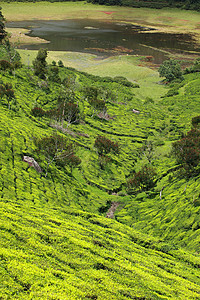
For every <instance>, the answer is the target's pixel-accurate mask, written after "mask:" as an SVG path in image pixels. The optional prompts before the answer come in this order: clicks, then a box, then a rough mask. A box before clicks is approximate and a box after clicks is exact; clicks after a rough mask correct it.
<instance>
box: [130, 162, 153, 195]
mask: <svg viewBox="0 0 200 300" xmlns="http://www.w3.org/2000/svg"><path fill="white" fill-rule="evenodd" d="M155 176H156V172H155V170H154V168H152V167H151V166H144V167H142V169H141V170H140V171H139V172H137V173H135V174H134V176H133V177H132V178H131V179H129V180H128V181H127V187H128V191H129V192H131V191H133V190H134V189H136V190H142V191H145V190H149V189H151V188H153V187H154V186H155V180H154V179H155Z"/></svg>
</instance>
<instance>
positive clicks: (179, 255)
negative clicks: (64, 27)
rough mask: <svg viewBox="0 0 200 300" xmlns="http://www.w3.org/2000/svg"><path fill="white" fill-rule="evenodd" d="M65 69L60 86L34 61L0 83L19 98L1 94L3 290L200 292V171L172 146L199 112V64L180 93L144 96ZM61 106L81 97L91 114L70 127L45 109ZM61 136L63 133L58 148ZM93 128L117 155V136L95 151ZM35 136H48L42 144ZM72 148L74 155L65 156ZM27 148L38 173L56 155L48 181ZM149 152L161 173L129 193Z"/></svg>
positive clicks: (90, 294)
mask: <svg viewBox="0 0 200 300" xmlns="http://www.w3.org/2000/svg"><path fill="white" fill-rule="evenodd" d="M59 76H60V78H61V81H62V86H61V85H60V83H55V82H53V81H48V85H47V88H42V85H41V83H42V82H43V83H45V84H46V81H40V80H38V78H37V77H36V76H35V75H34V73H33V72H32V69H27V68H26V67H22V68H21V69H17V70H16V72H15V74H12V73H9V72H1V73H0V80H2V82H9V84H12V86H13V87H14V94H15V98H16V101H17V105H18V110H17V111H14V110H8V109H7V107H6V106H5V105H4V101H6V96H4V98H2V101H1V103H0V105H1V110H0V120H1V122H0V138H1V145H0V154H1V155H0V166H1V170H0V173H1V176H0V184H1V185H0V197H1V202H0V205H1V224H0V227H1V230H0V239H1V241H2V243H1V249H0V252H1V253H0V255H1V258H2V264H1V268H0V274H1V278H5V280H3V283H1V287H0V295H1V297H4V298H5V299H6V298H14V299H38V297H39V298H40V299H47V298H49V297H52V298H59V299H65V298H66V297H68V298H69V299H73V300H74V299H87V298H89V299H91V298H97V299H102V300H104V299H111V298H113V299H127V298H133V299H134V298H147V299H161V298H162V299H163V298H166V299H191V300H192V299H194V297H196V298H198V297H199V292H200V290H199V277H198V276H199V275H198V266H199V255H198V253H195V254H194V251H196V252H198V249H199V224H200V217H199V216H200V214H199V212H200V207H199V188H200V186H199V175H198V174H197V175H196V177H190V178H188V177H185V176H182V174H180V170H177V169H176V168H177V164H176V160H175V158H173V157H172V156H171V154H170V150H171V144H172V142H174V141H175V140H176V141H177V140H179V139H180V138H181V137H183V136H184V135H185V134H186V132H187V131H188V130H189V128H190V126H191V119H192V118H194V117H196V116H198V115H199V114H200V103H199V82H200V78H199V74H198V72H195V73H192V74H187V75H185V76H184V80H183V81H182V84H181V86H178V87H177V90H178V92H179V94H178V95H176V96H175V97H174V96H172V97H171V98H169V97H164V98H155V94H156V93H155V94H154V93H151V95H150V96H151V97H152V98H151V99H146V100H147V101H146V102H145V100H144V99H145V97H143V96H141V97H139V96H137V97H136V96H135V95H134V93H133V89H130V88H128V87H126V86H125V85H123V84H121V83H117V82H114V81H109V82H107V81H104V80H102V79H101V78H100V79H99V78H98V77H94V78H93V77H92V76H89V75H85V74H83V73H81V72H78V71H76V70H72V69H69V68H65V67H63V68H59ZM44 87H45V86H44ZM85 87H96V89H97V93H96V92H95V89H94V90H93V91H94V93H93V96H91V99H93V98H95V97H96V98H95V99H99V100H103V101H105V103H106V108H107V112H108V114H109V115H110V116H112V118H110V119H109V120H102V119H99V118H92V117H91V105H90V103H89V100H88V97H89V98H90V93H89V94H88V95H87V97H86V95H85ZM145 88H146V87H145ZM140 89H143V87H141V88H140ZM166 89H167V87H166ZM142 92H143V90H141V93H142ZM91 94H92V93H91ZM96 94H97V96H95V95H96ZM144 102H145V103H144ZM61 103H65V105H66V106H68V104H70V105H71V104H73V105H75V106H76V105H77V106H78V108H79V111H80V114H81V116H82V115H83V116H84V120H81V121H80V122H79V123H76V125H73V124H72V125H71V126H70V130H69V128H66V123H67V122H66V121H65V120H64V121H63V127H62V126H60V124H58V123H57V121H56V120H49V118H47V114H48V113H50V112H53V111H54V113H55V111H56V110H57V109H58V107H59V105H61ZM183 103H184V105H183ZM77 106H76V107H77ZM33 107H34V108H33ZM133 109H138V110H139V111H140V114H135V113H133ZM43 112H45V114H44V117H42V115H43ZM35 116H37V117H35ZM38 117H39V118H38ZM52 127H53V128H52ZM55 131H56V133H55ZM58 131H60V133H58ZM54 133H55V135H58V136H59V137H61V139H63V140H65V139H66V140H67V143H66V144H65V145H64V147H61V146H60V147H58V149H59V151H60V152H57V153H56V152H55V147H54V145H55V140H53V141H52V140H51V137H52V136H54ZM98 136H103V137H105V138H106V139H107V140H109V141H111V146H112V145H113V143H114V144H117V145H120V155H115V153H114V152H115V150H114V151H113V148H112V147H111V152H109V153H108V154H106V153H107V149H109V147H108V146H109V144H110V142H107V143H106V148H105V150H104V149H103V150H100V152H101V151H102V153H103V154H102V155H100V153H99V152H98V150H97V151H96V149H94V141H95V140H96V138H97V137H98ZM33 137H35V138H36V140H37V141H41V140H43V143H42V145H41V148H40V147H39V148H40V151H37V149H38V148H37V147H36V144H35V143H34V139H33ZM46 138H47V140H46ZM58 140H59V138H58ZM49 141H50V142H49ZM150 141H152V145H153V148H152V147H151V143H150ZM48 142H49V149H50V150H48V151H49V153H50V154H51V155H50V156H49V157H48V159H49V160H48V159H47V157H46V155H47V154H46V150H45V149H47V148H48V147H47V146H48ZM59 143H60V142H58V141H57V142H56V145H59ZM68 145H72V146H70V147H72V148H73V149H72V150H74V152H73V154H72V155H71V156H70V155H69V156H62V154H64V153H65V151H67V150H69V148H70V147H69V148H67V147H68ZM76 145H79V147H77V146H76ZM52 148H54V150H51V149H52ZM66 148H67V149H66ZM117 148H118V147H117ZM117 148H116V149H117ZM62 149H63V150H62ZM114 149H115V148H114ZM97 152H98V153H97ZM152 153H153V155H151V154H152ZM116 154H117V153H116ZM144 154H145V155H144ZM23 155H27V156H31V157H34V159H35V160H36V161H37V162H38V163H39V165H40V166H41V168H42V169H46V168H47V167H48V162H49V161H50V159H51V158H52V159H53V155H56V156H55V157H56V159H55V160H54V161H53V162H52V163H51V164H50V167H49V169H48V176H47V178H45V176H43V173H41V174H39V173H37V172H36V170H35V169H34V168H29V166H28V164H27V163H26V162H24V161H22V157H23ZM57 158H58V159H57ZM59 158H60V159H59ZM80 159H81V161H80ZM147 160H150V161H151V164H152V165H153V167H154V168H155V169H156V172H157V175H156V180H154V184H155V185H154V187H153V189H152V188H151V187H150V188H148V190H147V188H146V186H144V187H143V185H141V187H139V188H138V189H139V193H138V194H136V195H133V196H132V195H127V193H126V192H125V187H126V181H127V178H131V177H133V176H134V175H133V173H132V175H131V174H130V170H131V171H132V170H134V172H135V174H136V173H138V171H139V170H141V169H142V166H144V165H145V164H146V163H147ZM50 162H51V161H50ZM80 162H81V168H80V167H79V166H80ZM70 169H71V170H70ZM69 171H70V172H69ZM148 184H149V183H148ZM144 185H145V184H144ZM135 190H136V189H135ZM161 192H162V193H161ZM160 193H161V194H160ZM112 202H119V203H120V205H119V209H117V211H115V217H116V220H117V221H115V220H110V219H109V218H105V217H104V216H103V215H101V216H98V215H97V214H98V213H99V212H101V214H106V212H107V209H109V207H110V206H109V205H108V204H110V205H111V203H112ZM122 223H125V224H126V225H123V224H122ZM127 225H128V226H127ZM129 225H130V226H129ZM133 226H134V228H136V229H137V230H139V231H136V230H135V229H133ZM141 232H143V233H144V232H145V233H146V234H147V235H144V234H141ZM152 236H154V237H152ZM180 246H181V247H184V248H188V249H189V250H190V252H187V251H186V250H183V249H179V247H180ZM19 249H20V251H18V250H19ZM116 249H117V252H116ZM130 253H131V256H130ZM183 273H184V278H183ZM133 274H134V276H133ZM77 278H78V281H77ZM102 287H103V288H102Z"/></svg>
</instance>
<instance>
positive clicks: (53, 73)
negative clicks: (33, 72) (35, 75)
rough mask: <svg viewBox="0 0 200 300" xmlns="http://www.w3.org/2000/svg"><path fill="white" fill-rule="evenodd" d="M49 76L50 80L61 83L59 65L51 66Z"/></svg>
mask: <svg viewBox="0 0 200 300" xmlns="http://www.w3.org/2000/svg"><path fill="white" fill-rule="evenodd" d="M48 78H49V80H50V81H53V82H57V83H61V79H60V77H59V69H58V67H57V66H51V67H50V70H49V77H48Z"/></svg>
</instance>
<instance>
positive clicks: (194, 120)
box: [192, 116, 200, 127]
mask: <svg viewBox="0 0 200 300" xmlns="http://www.w3.org/2000/svg"><path fill="white" fill-rule="evenodd" d="M199 123H200V116H196V117H194V118H192V126H193V127H197V126H198V125H199Z"/></svg>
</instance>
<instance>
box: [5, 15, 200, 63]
mask: <svg viewBox="0 0 200 300" xmlns="http://www.w3.org/2000/svg"><path fill="white" fill-rule="evenodd" d="M7 27H13V28H26V29H29V30H31V31H30V33H29V34H28V35H30V36H33V37H40V38H43V39H45V40H47V41H49V43H46V44H42V45H41V44H33V45H23V46H21V47H20V48H21V49H25V48H27V49H30V50H37V49H40V48H41V47H43V48H47V49H48V50H53V51H56V50H57V51H76V52H88V53H93V54H97V55H100V56H109V55H113V54H114V53H116V54H117V52H115V50H116V48H118V49H119V47H120V49H121V51H122V53H128V54H139V55H145V56H147V55H149V56H154V58H155V62H156V63H161V62H162V61H163V60H164V59H166V57H165V53H164V52H162V51H159V50H156V49H155V48H158V49H160V50H167V51H168V50H169V51H175V52H178V53H181V52H183V51H193V50H195V51H199V52H200V48H196V45H195V43H194V41H193V40H192V37H191V36H190V35H186V34H168V33H158V32H156V31H151V32H148V30H149V28H144V27H140V26H134V25H131V24H123V23H111V22H106V21H99V20H98V21H96V20H88V19H77V20H62V21H54V20H53V21H40V20H35V21H34V20H33V21H20V22H9V23H7ZM152 47H153V48H154V49H153V48H152ZM101 49H104V50H102V51H103V52H102V51H100V50H101ZM123 51H124V52H123Z"/></svg>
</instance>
